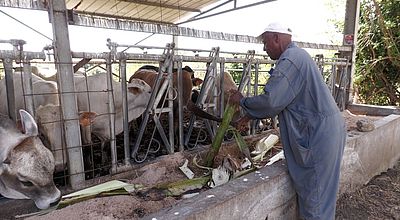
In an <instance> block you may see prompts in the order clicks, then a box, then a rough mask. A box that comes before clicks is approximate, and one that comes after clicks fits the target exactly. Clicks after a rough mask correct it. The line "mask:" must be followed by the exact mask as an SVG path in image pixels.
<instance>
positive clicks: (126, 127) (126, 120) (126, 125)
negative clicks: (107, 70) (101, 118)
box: [119, 54, 131, 164]
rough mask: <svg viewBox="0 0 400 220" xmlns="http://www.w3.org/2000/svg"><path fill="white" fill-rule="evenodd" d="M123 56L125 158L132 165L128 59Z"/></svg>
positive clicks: (120, 66) (121, 72) (122, 83)
mask: <svg viewBox="0 0 400 220" xmlns="http://www.w3.org/2000/svg"><path fill="white" fill-rule="evenodd" d="M122 56H124V55H123V54H121V57H120V61H119V72H120V76H121V89H122V91H121V92H122V113H123V116H124V157H125V164H129V163H130V159H131V154H130V147H129V118H128V111H129V106H128V95H127V88H126V87H127V86H126V59H125V57H122Z"/></svg>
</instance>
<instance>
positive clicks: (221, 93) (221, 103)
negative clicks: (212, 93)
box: [218, 57, 225, 118]
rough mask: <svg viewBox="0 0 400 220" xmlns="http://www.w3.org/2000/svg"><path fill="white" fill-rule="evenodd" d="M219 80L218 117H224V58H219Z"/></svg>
mask: <svg viewBox="0 0 400 220" xmlns="http://www.w3.org/2000/svg"><path fill="white" fill-rule="evenodd" d="M219 65H220V71H219V72H220V79H219V81H220V82H219V83H220V85H221V86H220V91H221V92H220V95H219V97H220V100H219V103H218V104H219V117H221V118H222V117H224V109H225V93H224V91H225V88H224V86H225V83H224V82H225V58H223V57H221V61H220V64H219Z"/></svg>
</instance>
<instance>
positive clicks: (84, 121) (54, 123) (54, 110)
mask: <svg viewBox="0 0 400 220" xmlns="http://www.w3.org/2000/svg"><path fill="white" fill-rule="evenodd" d="M96 115H97V114H96V113H95V112H86V111H83V112H79V124H80V125H81V129H83V128H85V127H88V126H89V125H91V124H92V123H93V121H94V120H95V118H96ZM36 118H37V122H38V127H39V131H40V133H41V135H42V136H43V140H44V142H45V144H46V147H47V148H48V149H49V150H51V151H52V152H53V155H54V160H55V170H56V171H57V172H58V171H63V170H64V169H65V167H66V165H67V152H66V148H65V142H64V139H63V138H62V136H63V132H64V126H63V123H62V114H61V106H59V105H53V104H48V105H44V106H39V108H37V109H36ZM85 131H86V130H85ZM82 135H87V134H86V133H84V131H82ZM84 138H90V135H89V136H88V137H86V136H84ZM63 146H64V147H63Z"/></svg>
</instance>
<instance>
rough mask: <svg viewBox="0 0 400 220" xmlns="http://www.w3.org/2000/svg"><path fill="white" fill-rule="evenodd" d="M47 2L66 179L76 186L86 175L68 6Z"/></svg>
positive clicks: (57, 2)
mask: <svg viewBox="0 0 400 220" xmlns="http://www.w3.org/2000/svg"><path fill="white" fill-rule="evenodd" d="M48 3H49V16H50V21H51V23H52V26H53V39H54V60H55V63H56V67H57V72H58V75H59V77H58V85H59V91H60V101H61V107H62V113H63V120H64V130H65V143H66V147H67V153H68V170H69V174H70V179H69V181H70V185H71V187H72V188H73V189H75V188H78V185H79V184H80V183H82V182H83V181H84V180H85V175H84V167H83V158H82V147H81V146H82V143H81V134H80V132H79V131H80V129H79V121H78V107H77V104H76V95H75V86H74V75H73V69H72V57H71V49H70V42H69V34H68V23H67V9H66V6H65V0H58V1H48Z"/></svg>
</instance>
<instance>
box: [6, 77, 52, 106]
mask: <svg viewBox="0 0 400 220" xmlns="http://www.w3.org/2000/svg"><path fill="white" fill-rule="evenodd" d="M31 76H32V93H33V105H34V110H35V109H37V108H38V107H39V106H41V105H47V104H53V105H59V98H58V94H57V92H58V88H57V83H55V82H52V81H46V80H43V79H42V78H40V77H38V76H36V75H34V74H32V75H31ZM27 77H28V75H27V74H26V73H23V72H22V73H21V72H15V73H14V74H13V81H14V97H15V109H25V103H24V99H23V98H22V97H24V96H23V95H24V93H26V91H27V88H26V87H25V84H23V83H22V82H24V81H25V80H26V79H27ZM28 98H29V97H28ZM0 100H7V92H6V82H5V79H2V80H0ZM7 113H8V105H7V103H6V102H5V103H4V104H2V105H0V114H7Z"/></svg>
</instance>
